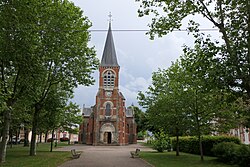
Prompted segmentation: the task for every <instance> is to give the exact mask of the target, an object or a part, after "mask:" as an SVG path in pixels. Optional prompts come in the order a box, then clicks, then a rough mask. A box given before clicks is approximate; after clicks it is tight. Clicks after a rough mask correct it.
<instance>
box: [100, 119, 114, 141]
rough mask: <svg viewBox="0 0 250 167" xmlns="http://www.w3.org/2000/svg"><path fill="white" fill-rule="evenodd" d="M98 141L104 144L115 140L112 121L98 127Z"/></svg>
mask: <svg viewBox="0 0 250 167" xmlns="http://www.w3.org/2000/svg"><path fill="white" fill-rule="evenodd" d="M100 142H102V143H104V144H111V143H114V142H116V140H115V127H114V125H113V124H112V123H105V124H103V125H102V127H101V129H100Z"/></svg>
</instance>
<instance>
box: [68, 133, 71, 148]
mask: <svg viewBox="0 0 250 167" xmlns="http://www.w3.org/2000/svg"><path fill="white" fill-rule="evenodd" d="M70 138H71V133H69V141H68V145H70Z"/></svg>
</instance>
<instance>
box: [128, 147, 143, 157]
mask: <svg viewBox="0 0 250 167" xmlns="http://www.w3.org/2000/svg"><path fill="white" fill-rule="evenodd" d="M140 151H141V150H140V149H139V148H137V149H136V150H135V151H130V154H131V158H136V157H139V153H140Z"/></svg>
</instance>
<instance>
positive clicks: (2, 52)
mask: <svg viewBox="0 0 250 167" xmlns="http://www.w3.org/2000/svg"><path fill="white" fill-rule="evenodd" d="M26 4H27V1H22V2H19V1H1V2H0V17H1V18H3V19H1V21H0V29H1V31H0V43H1V45H0V75H1V82H0V84H1V85H0V90H1V93H0V94H1V97H3V99H2V101H1V110H2V114H3V119H2V129H1V130H2V131H1V136H2V140H1V142H0V163H2V162H5V157H6V146H7V142H8V137H9V128H10V121H11V115H12V111H13V108H14V105H16V103H17V101H18V99H20V98H23V97H24V90H25V89H26V88H27V86H26V84H27V82H28V80H29V79H28V78H30V77H29V76H31V74H32V72H33V71H32V70H33V65H34V60H35V59H33V58H34V57H32V54H34V46H35V45H33V46H32V43H31V41H32V40H34V38H35V33H34V32H33V30H32V29H26V28H27V26H29V25H31V24H27V23H32V22H33V21H34V19H33V17H32V16H33V14H31V11H30V10H29V9H28V7H30V6H26ZM31 27H32V26H31ZM21 30H23V31H21Z"/></svg>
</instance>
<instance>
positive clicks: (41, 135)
mask: <svg viewBox="0 0 250 167" xmlns="http://www.w3.org/2000/svg"><path fill="white" fill-rule="evenodd" d="M42 137H43V133H42V132H41V133H40V139H39V143H42Z"/></svg>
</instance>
